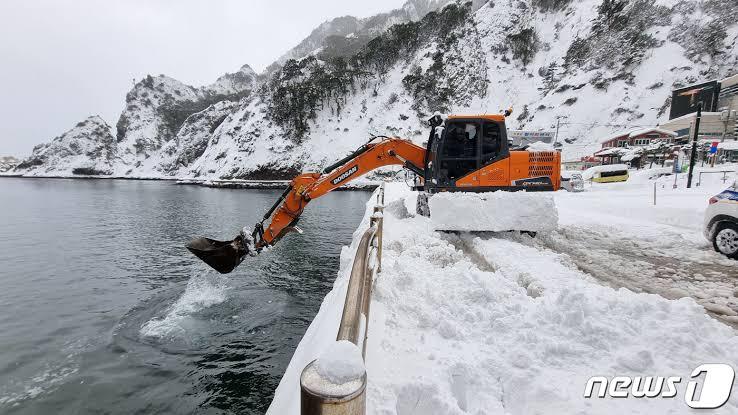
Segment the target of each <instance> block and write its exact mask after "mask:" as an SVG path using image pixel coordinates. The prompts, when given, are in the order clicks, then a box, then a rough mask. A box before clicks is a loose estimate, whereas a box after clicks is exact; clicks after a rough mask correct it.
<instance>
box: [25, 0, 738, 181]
mask: <svg viewBox="0 0 738 415" xmlns="http://www.w3.org/2000/svg"><path fill="white" fill-rule="evenodd" d="M445 3H446V2H442V1H430V0H415V1H410V2H408V3H407V4H406V5H405V7H403V9H401V11H400V12H398V11H393V12H390V13H387V14H383V15H379V17H376V16H375V18H376V21H374V20H372V19H375V18H367V19H355V18H338V19H334V20H332V21H330V22H327V23H325V24H323V25H321V27H319V28H318V29H316V30H315V31H314V32H313V33H312V34H311V35H310V37H308V38H307V39H305V40H304V41H303V42H302V43H300V45H298V46H297V47H296V48H294V49H292V50H291V51H289V52H288V53H287V54H286V55H285V56H284V57H283V59H282V60H281V61H280V62H282V64H281V65H274V66H272V67H270V68H269V69H268V70H267V71H266V72H265V73H264V74H261V75H259V76H257V75H256V74H255V73H254V72H253V71H252V70H251V69H250V68H248V67H247V66H245V67H244V68H242V69H241V71H240V72H239V73H237V74H235V75H226V76H225V77H224V78H221V79H219V80H218V81H217V82H216V83H215V84H213V85H211V86H209V87H203V88H194V87H191V86H187V85H184V84H182V83H180V82H178V81H176V80H174V79H171V78H168V77H165V76H158V77H147V78H145V79H144V80H142V81H141V82H139V83H138V84H136V86H135V87H134V88H133V90H131V92H129V94H128V96H127V97H126V108H125V110H124V111H123V114H122V115H121V117H120V120H118V123H117V131H116V134H115V136H116V137H117V138H116V140H115V145H114V148H111V149H110V151H109V152H108V153H106V154H111V155H113V156H112V159H110V158H109V159H107V160H108V161H105V160H102V161H100V160H98V159H97V158H95V157H96V156H90V157H91V158H90V159H89V160H85V159H84V156H80V155H79V154H75V155H67V154H66V153H64V152H62V150H61V148H59V153H58V154H54V156H53V157H52V156H51V155H50V154H49V152H54V151H56V150H51V149H49V148H47V147H45V146H40V148H37V149H36V150H34V154H33V155H32V156H31V157H30V158H29V159H28V160H25V161H24V162H23V163H22V165H20V166H19V167H18V168H17V169H16V170H15V172H16V173H18V172H20V173H26V174H60V175H62V174H71V173H70V172H71V171H73V169H74V168H77V167H81V168H85V167H86V166H92V165H95V166H97V163H98V162H100V163H102V164H101V165H100V167H101V168H100V171H101V172H110V173H112V174H113V175H116V176H117V175H120V176H129V177H140V176H145V177H198V178H276V177H289V176H291V175H293V174H294V173H296V172H298V171H300V170H308V169H318V168H320V167H321V166H323V165H325V164H328V163H330V162H332V161H334V160H336V159H338V158H339V157H341V156H343V155H345V154H346V153H347V152H349V151H351V150H352V149H354V148H356V147H358V146H359V145H360V144H362V143H363V142H365V141H366V140H367V138H368V136H369V135H370V134H386V135H400V136H404V137H407V138H410V139H413V140H416V141H418V142H421V141H423V140H424V138H425V136H426V127H425V124H424V120H426V119H427V118H428V117H429V115H430V114H432V113H433V112H434V111H441V112H444V113H490V112H498V111H499V110H500V109H502V108H507V107H508V106H511V105H512V106H513V107H514V108H515V113H514V114H513V115H512V116H511V117H510V118H508V128H525V129H535V130H538V129H545V130H550V129H553V128H555V125H556V122H557V120H558V121H559V122H560V123H561V128H560V137H561V138H562V139H566V145H565V147H564V157H565V158H572V157H576V156H579V155H583V154H587V153H591V152H592V151H593V150H595V149H596V148H598V144H597V140H598V139H599V138H601V137H605V136H607V135H608V134H610V133H611V132H613V131H616V130H622V129H624V128H626V127H633V126H655V125H656V124H657V123H659V121H661V120H664V119H666V117H667V114H668V109H669V96H670V91H671V89H672V88H674V87H678V86H682V85H686V84H689V83H692V82H696V81H700V80H708V79H714V78H720V77H724V76H726V75H729V74H733V73H735V72H737V71H738V49H736V48H737V47H738V23H737V22H738V2H736V0H672V1H669V0H630V1H628V0H581V1H573V0H489V1H481V0H478V1H475V2H474V3H472V2H469V3H460V2H451V3H449V4H447V5H445V7H443V8H442V9H439V10H437V11H432V10H433V9H434V8H435V7H439V6H442V5H443V4H445ZM421 14H424V16H423V17H422V18H420V16H421ZM373 21H374V23H371V22H373ZM294 57H297V58H298V59H288V58H294ZM72 131H77V132H79V130H78V129H77V127H75V129H73V130H72ZM72 131H70V132H69V133H67V134H65V135H64V136H67V135H69V134H70V133H72ZM75 134H76V133H75ZM64 136H62V137H64ZM89 140H95V137H92V136H90V137H89ZM55 141H56V139H55ZM103 141H104V140H103ZM51 145H53V142H52V144H50V145H47V146H51ZM54 148H56V147H54ZM41 151H43V155H45V157H46V158H45V159H44V158H42V157H41V155H42V153H41ZM93 154H94V153H93ZM108 157H110V156H108ZM62 159H64V162H63V163H62ZM67 159H68V160H67ZM70 169H72V170H70ZM39 172H43V173H39Z"/></svg>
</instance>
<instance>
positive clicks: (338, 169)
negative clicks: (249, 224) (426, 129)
mask: <svg viewBox="0 0 738 415" xmlns="http://www.w3.org/2000/svg"><path fill="white" fill-rule="evenodd" d="M425 158H426V149H425V148H423V147H420V146H418V145H415V144H413V143H411V142H410V141H409V140H405V139H401V138H389V137H375V138H374V139H372V140H371V141H369V142H368V143H367V144H365V145H363V146H361V147H360V148H359V149H358V150H356V151H355V152H354V153H352V154H351V155H349V156H347V157H345V158H344V159H342V160H340V161H338V162H336V163H334V164H333V165H331V166H329V167H327V168H326V169H325V170H324V171H323V173H322V174H321V173H303V174H301V175H299V176H297V177H295V178H294V179H292V181H291V182H290V185H289V186H288V187H287V189H286V190H285V191H284V193H282V195H281V196H280V198H279V199H278V200H277V201H276V202H275V203H274V205H273V206H272V207H271V208H270V209H269V210H268V211H267V212H266V213H265V214H264V217H263V218H262V220H261V221H260V222H257V223H256V225H255V226H254V229H253V231H247V230H245V229H244V231H242V232H241V234H240V235H239V236H237V237H236V238H235V239H234V240H232V241H216V240H213V239H209V238H197V239H194V240H193V241H191V242H190V243H189V244H187V249H189V250H190V251H191V252H192V253H193V254H195V255H197V257H199V258H200V259H202V260H203V261H205V262H206V263H207V264H208V265H210V266H211V267H213V268H214V269H216V270H217V271H219V272H221V273H228V272H231V271H232V270H233V269H234V268H235V267H236V266H238V264H240V263H241V261H243V259H244V258H245V257H246V256H247V255H256V254H258V253H259V252H261V250H262V249H264V248H265V247H267V246H271V245H274V244H275V243H276V242H277V241H279V240H280V239H281V238H282V237H284V236H285V235H286V234H287V233H289V232H291V231H299V228H297V227H296V226H295V225H296V224H297V221H298V220H299V219H300V215H301V214H302V212H303V211H304V210H305V206H307V204H308V203H309V202H310V201H311V200H313V199H317V198H319V197H321V196H323V195H325V194H327V193H329V192H330V191H332V190H334V189H336V188H338V187H341V186H344V185H345V184H346V183H348V182H350V181H352V180H354V179H356V178H358V177H361V176H363V175H365V174H367V173H369V172H371V171H372V170H375V169H377V168H379V167H382V166H388V165H401V166H403V167H405V168H407V169H409V170H411V171H413V172H415V173H417V174H419V175H421V176H422V175H423V171H424V162H425ZM270 218H271V221H270V222H269V223H268V225H266V227H265V226H264V224H265V223H266V222H267V221H269V219H270ZM249 232H250V233H249Z"/></svg>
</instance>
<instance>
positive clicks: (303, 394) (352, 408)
mask: <svg viewBox="0 0 738 415" xmlns="http://www.w3.org/2000/svg"><path fill="white" fill-rule="evenodd" d="M300 413H301V414H302V415H339V414H340V415H363V414H365V413H366V371H364V373H363V375H361V377H359V378H357V379H354V380H350V381H348V382H346V383H343V384H335V383H333V382H331V381H330V380H328V379H326V378H324V377H323V376H321V375H320V373H318V371H317V370H316V368H315V360H313V361H312V362H310V363H309V364H308V365H307V366H305V369H303V370H302V374H301V375H300Z"/></svg>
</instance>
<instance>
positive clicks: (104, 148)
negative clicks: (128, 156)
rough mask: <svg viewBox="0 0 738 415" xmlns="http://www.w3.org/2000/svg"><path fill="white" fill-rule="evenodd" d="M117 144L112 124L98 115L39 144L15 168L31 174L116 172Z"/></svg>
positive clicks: (103, 174) (105, 174)
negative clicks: (114, 170) (114, 166)
mask: <svg viewBox="0 0 738 415" xmlns="http://www.w3.org/2000/svg"><path fill="white" fill-rule="evenodd" d="M116 152H117V146H116V142H115V137H113V135H112V133H111V129H110V126H109V125H108V124H107V123H106V122H105V121H103V119H102V118H100V117H99V116H92V117H89V118H87V119H86V120H84V121H81V122H79V123H77V125H75V126H74V127H73V128H72V129H71V130H69V131H67V132H66V133H64V134H62V135H60V136H59V137H56V138H54V139H53V140H51V142H49V143H46V144H40V145H38V146H36V147H34V149H33V153H32V154H31V156H30V157H29V158H27V159H25V160H23V161H22V162H21V163H20V164H18V166H16V168H15V172H19V171H20V172H25V174H26V175H29V176H69V175H73V174H75V175H100V176H107V175H111V174H112V173H113V165H114V162H115V157H116Z"/></svg>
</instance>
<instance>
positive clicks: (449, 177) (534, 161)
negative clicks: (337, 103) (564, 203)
mask: <svg viewBox="0 0 738 415" xmlns="http://www.w3.org/2000/svg"><path fill="white" fill-rule="evenodd" d="M511 112H512V109H509V110H506V111H505V112H504V114H492V115H452V116H449V117H448V118H447V119H446V120H443V118H442V117H441V116H440V115H438V114H436V115H434V116H433V117H432V118H431V119H430V120H429V121H428V122H429V124H430V127H431V129H430V134H429V137H428V143H427V148H423V147H421V146H419V145H417V144H413V143H412V142H410V141H409V140H406V139H402V138H397V137H386V136H377V137H373V138H372V139H371V140H369V142H367V143H366V144H364V145H363V146H361V147H360V148H359V149H357V150H356V151H355V152H353V153H352V154H350V155H348V156H346V157H344V158H343V159H341V160H339V161H337V162H336V163H334V164H332V165H330V166H328V167H326V168H325V169H324V170H323V173H303V174H300V175H299V176H297V177H295V178H294V179H292V181H291V182H290V184H289V186H288V187H287V189H285V191H284V193H282V195H281V196H280V197H279V199H278V200H277V201H276V202H275V203H274V205H273V206H272V207H271V208H270V209H269V210H268V211H267V212H266V213H265V214H264V217H263V218H262V220H261V221H260V222H257V223H256V225H255V226H254V229H253V231H249V230H246V229H244V230H243V231H242V232H241V233H240V234H239V235H238V236H237V237H236V238H235V239H233V240H231V241H217V240H214V239H209V238H196V239H194V240H192V241H191V242H190V243H188V244H187V248H188V249H189V250H190V251H191V252H192V253H193V254H195V255H196V256H197V257H198V258H200V259H202V260H203V261H204V262H206V263H207V264H208V265H210V266H211V267H213V268H214V269H215V270H217V271H218V272H220V273H229V272H231V271H232V270H233V269H234V268H235V267H236V266H238V265H239V264H240V263H241V262H242V261H243V259H244V258H245V257H246V256H249V255H256V254H258V253H259V252H261V251H262V250H263V249H264V248H265V247H268V246H272V245H274V244H275V243H276V242H277V241H279V240H280V239H281V238H282V237H284V236H285V235H286V234H287V233H289V232H294V231H297V232H301V230H300V229H299V228H298V227H297V226H296V225H297V221H298V220H299V218H300V215H301V214H302V212H303V210H304V209H305V207H306V206H307V204H308V203H310V201H311V200H313V199H316V198H319V197H321V196H323V195H325V194H326V193H328V192H330V191H332V190H334V189H336V188H338V187H340V186H343V185H345V184H346V183H348V182H350V181H352V180H354V179H356V178H358V177H361V176H363V175H365V174H367V173H369V172H371V171H373V170H375V169H377V168H379V167H383V166H388V165H400V166H403V167H404V168H405V169H407V170H409V171H411V172H412V173H414V174H415V175H416V179H415V182H414V186H413V190H417V191H419V192H420V193H419V197H418V206H417V213H418V214H421V215H424V216H429V215H430V211H429V208H428V197H429V196H430V195H432V194H433V193H437V192H491V191H496V190H506V191H516V190H525V191H551V190H557V189H559V186H560V182H561V176H560V172H561V155H560V153H559V152H558V151H553V150H551V151H527V150H526V148H525V147H520V148H511V143H509V142H508V139H507V130H506V128H505V117H506V116H509V115H510V113H511ZM270 218H271V222H269V224H268V225H267V226H266V227H265V226H264V223H265V222H266V221H268V220H269V219H270Z"/></svg>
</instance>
